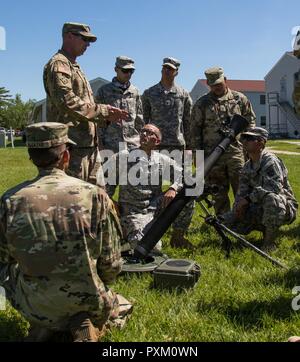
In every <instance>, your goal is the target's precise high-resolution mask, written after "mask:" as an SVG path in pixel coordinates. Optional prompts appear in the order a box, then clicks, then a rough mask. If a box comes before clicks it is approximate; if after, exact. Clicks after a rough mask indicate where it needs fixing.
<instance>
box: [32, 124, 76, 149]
mask: <svg viewBox="0 0 300 362" xmlns="http://www.w3.org/2000/svg"><path fill="white" fill-rule="evenodd" d="M25 134H26V145H27V147H28V148H51V147H55V146H59V145H63V144H65V143H69V144H71V145H76V143H75V142H73V141H72V140H70V139H69V137H68V126H67V125H66V124H63V123H57V122H41V123H33V124H30V125H29V126H28V127H26V129H25Z"/></svg>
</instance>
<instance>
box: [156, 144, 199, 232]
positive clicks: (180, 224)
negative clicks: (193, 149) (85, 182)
mask: <svg viewBox="0 0 300 362" xmlns="http://www.w3.org/2000/svg"><path fill="white" fill-rule="evenodd" d="M161 150H168V151H169V152H172V151H173V150H179V151H182V152H183V151H184V150H185V149H184V147H181V148H180V147H179V148H178V147H166V146H161V147H160V151H161ZM180 166H182V165H180ZM195 205H196V202H195V200H192V201H190V202H189V203H188V204H186V205H185V207H184V208H183V209H182V211H181V212H180V213H179V214H178V216H177V218H176V219H175V221H174V222H173V224H172V227H173V229H174V230H180V231H183V232H186V231H187V230H188V228H189V226H190V224H191V222H192V218H193V215H194V210H195Z"/></svg>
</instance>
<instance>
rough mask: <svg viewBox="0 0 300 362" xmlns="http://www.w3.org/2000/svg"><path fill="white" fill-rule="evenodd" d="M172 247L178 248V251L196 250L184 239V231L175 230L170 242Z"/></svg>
mask: <svg viewBox="0 0 300 362" xmlns="http://www.w3.org/2000/svg"><path fill="white" fill-rule="evenodd" d="M170 245H171V247H172V248H178V249H189V250H194V249H195V246H194V245H193V244H192V243H191V242H190V241H188V239H186V238H185V237H184V231H183V230H178V229H174V230H173V233H172V236H171V240H170Z"/></svg>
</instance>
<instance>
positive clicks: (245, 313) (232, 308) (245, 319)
mask: <svg viewBox="0 0 300 362" xmlns="http://www.w3.org/2000/svg"><path fill="white" fill-rule="evenodd" d="M222 303H224V302H220V303H218V302H217V301H216V302H214V303H211V304H203V302H199V304H198V313H201V314H203V312H205V311H211V309H219V310H220V312H221V313H222V314H223V315H226V317H227V318H228V319H230V320H231V321H232V322H233V323H236V324H240V325H241V326H243V327H245V328H252V327H263V326H264V322H263V320H264V318H265V317H266V315H268V316H269V317H270V318H272V319H274V320H289V319H290V317H291V316H292V315H293V314H294V313H295V312H294V311H293V310H292V309H291V298H289V297H283V296H280V297H278V298H277V299H274V300H271V301H269V300H268V301H256V300H253V301H251V302H246V303H240V304H237V305H229V306H222Z"/></svg>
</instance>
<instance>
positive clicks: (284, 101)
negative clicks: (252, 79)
mask: <svg viewBox="0 0 300 362" xmlns="http://www.w3.org/2000/svg"><path fill="white" fill-rule="evenodd" d="M299 69H300V60H299V59H297V58H296V57H294V56H293V53H292V52H286V53H285V54H284V55H283V56H282V57H281V58H280V59H279V60H278V62H277V63H276V64H275V65H274V67H273V68H272V69H271V70H270V71H269V73H268V74H267V75H266V76H265V82H266V98H267V99H266V101H267V128H268V130H269V132H270V134H271V135H273V136H275V137H290V138H300V119H298V118H297V116H296V114H295V112H294V108H293V100H292V94H293V90H294V78H295V73H296V72H298V71H299Z"/></svg>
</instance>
